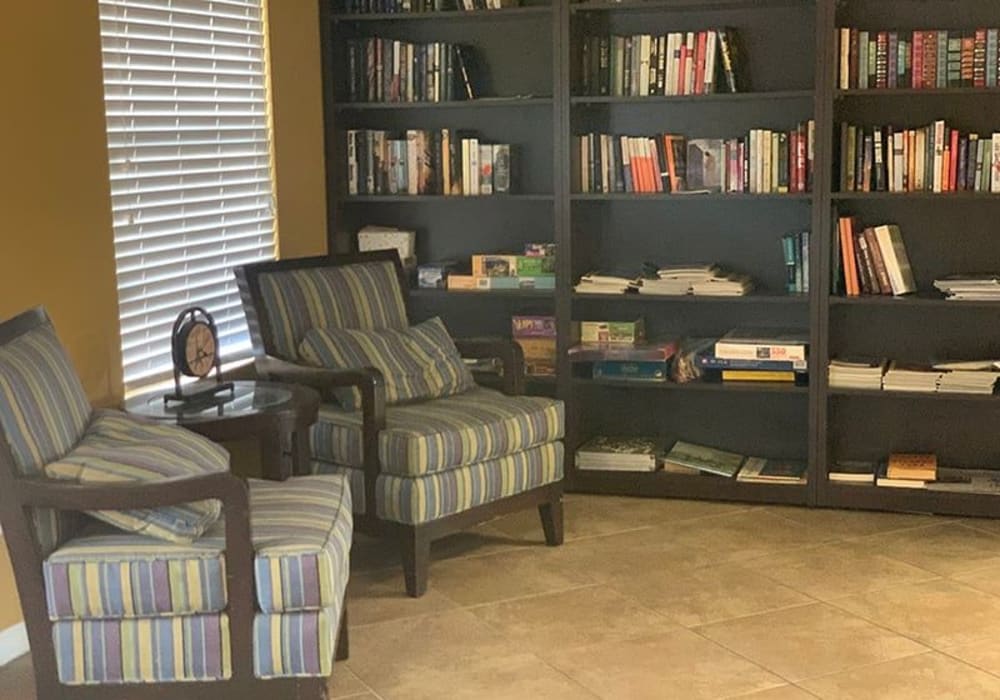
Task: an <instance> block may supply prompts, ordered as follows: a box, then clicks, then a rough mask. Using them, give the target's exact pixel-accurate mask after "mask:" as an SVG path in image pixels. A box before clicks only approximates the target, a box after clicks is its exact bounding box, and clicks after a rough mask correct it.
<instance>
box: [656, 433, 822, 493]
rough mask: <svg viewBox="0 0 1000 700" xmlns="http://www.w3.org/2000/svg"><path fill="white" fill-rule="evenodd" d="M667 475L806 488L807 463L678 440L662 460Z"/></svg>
mask: <svg viewBox="0 0 1000 700" xmlns="http://www.w3.org/2000/svg"><path fill="white" fill-rule="evenodd" d="M663 469H664V471H667V472H671V473H674V474H708V475H712V476H722V477H726V478H729V479H731V478H733V477H735V478H736V479H737V481H744V482H749V483H760V484H804V483H806V463H805V462H804V461H800V460H788V459H767V458H764V457H747V456H745V455H741V454H739V453H736V452H729V451H727V450H720V449H718V448H715V447H708V446H706V445H697V444H695V443H691V442H684V441H681V440H678V441H677V442H676V443H674V446H673V447H671V448H670V451H669V452H667V454H666V456H665V457H664V458H663Z"/></svg>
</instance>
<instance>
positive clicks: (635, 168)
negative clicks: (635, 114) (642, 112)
mask: <svg viewBox="0 0 1000 700" xmlns="http://www.w3.org/2000/svg"><path fill="white" fill-rule="evenodd" d="M633 142H634V139H633V138H632V137H631V136H622V149H623V150H624V149H626V148H627V149H628V167H629V170H631V171H632V191H633V192H642V179H641V177H640V174H639V154H638V153H636V150H635V147H634V146H633Z"/></svg>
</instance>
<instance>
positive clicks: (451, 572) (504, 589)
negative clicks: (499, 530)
mask: <svg viewBox="0 0 1000 700" xmlns="http://www.w3.org/2000/svg"><path fill="white" fill-rule="evenodd" d="M556 549H559V548H548V547H545V548H542V549H540V550H539V551H537V552H536V551H511V552H501V553H499V554H491V555H488V556H482V557H467V558H464V559H451V560H448V561H442V562H434V564H433V565H432V566H431V574H430V576H431V578H430V588H433V589H434V590H435V591H438V592H440V593H443V594H444V595H446V596H448V597H449V598H451V599H452V600H453V601H455V602H456V603H458V604H459V605H480V604H483V603H494V602H498V601H501V600H509V599H512V598H522V597H524V596H530V595H539V594H541V593H552V592H555V591H560V590H566V589H568V588H575V587H578V586H581V585H585V584H589V583H593V581H592V579H590V578H589V577H588V576H586V575H584V574H581V573H579V572H577V571H575V570H574V569H572V568H570V567H568V566H566V565H564V564H562V563H560V561H559V560H558V559H557V558H556V557H555V556H548V555H550V553H551V552H553V551H555V550H556Z"/></svg>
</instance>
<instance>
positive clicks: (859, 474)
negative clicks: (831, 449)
mask: <svg viewBox="0 0 1000 700" xmlns="http://www.w3.org/2000/svg"><path fill="white" fill-rule="evenodd" d="M877 471H878V465H877V464H875V462H865V461H860V460H840V461H838V462H837V463H836V464H834V465H833V467H831V468H830V471H829V473H828V474H827V478H829V480H830V481H836V482H838V483H844V484H866V485H868V486H871V485H872V484H874V483H875V473H876V472H877Z"/></svg>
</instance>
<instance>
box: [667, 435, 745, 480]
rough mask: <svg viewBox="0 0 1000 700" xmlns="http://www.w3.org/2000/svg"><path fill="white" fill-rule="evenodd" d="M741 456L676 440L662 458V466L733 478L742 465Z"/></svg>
mask: <svg viewBox="0 0 1000 700" xmlns="http://www.w3.org/2000/svg"><path fill="white" fill-rule="evenodd" d="M743 459H744V457H743V455H740V454H736V453H735V452H727V451H725V450H719V449H716V448H714V447H707V446H705V445H696V444H694V443H690V442H683V441H681V440H678V441H677V442H676V443H674V446H673V447H672V448H670V451H669V452H668V453H667V456H666V457H665V458H664V460H663V463H664V466H667V465H670V466H672V467H680V468H682V469H689V470H690V469H694V470H697V471H699V472H703V473H705V474H714V475H716V476H725V477H730V478H732V477H734V476H736V474H737V472H739V470H740V466H741V465H742V464H743Z"/></svg>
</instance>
